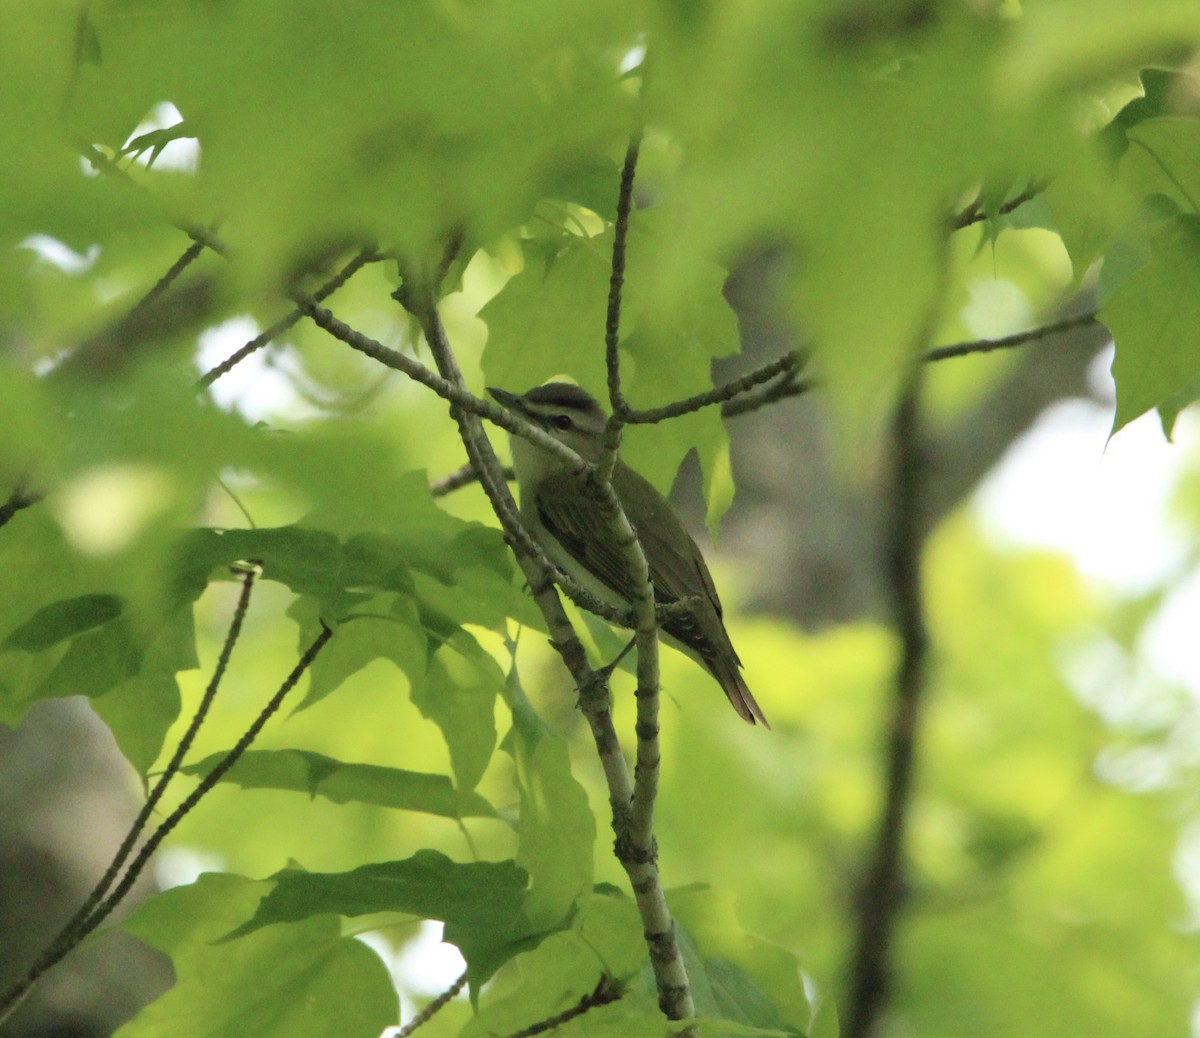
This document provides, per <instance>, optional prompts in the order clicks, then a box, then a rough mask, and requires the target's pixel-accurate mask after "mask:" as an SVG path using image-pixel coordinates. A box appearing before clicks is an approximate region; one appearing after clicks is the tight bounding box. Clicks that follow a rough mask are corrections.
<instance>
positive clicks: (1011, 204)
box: [950, 184, 1046, 231]
mask: <svg viewBox="0 0 1200 1038" xmlns="http://www.w3.org/2000/svg"><path fill="white" fill-rule="evenodd" d="M1045 190H1046V185H1045V184H1030V185H1029V187H1027V188H1026V189H1025V190H1024V191H1022V192H1021V193H1020V194H1019V195H1015V196H1014V197H1013V198H1010V199H1009V200H1008V201H1007V202H1005V203H1004V204H1003V205H1002V206H1000V208H999V209H997V210H996V211H995V212H994V213H988V212H984V210H983V207H982V205H981V204H980V203H979V201H978V200H976V201H974V202H972V203H971V204H970V205H969V206H967V208H966V209H964V210H963V211H962V212H961V213H959V214H958V215H957V216H956V217H954V219H953V220H951V221H950V229H951V230H952V231H961V230H962V229H963V228H964V227H970V226H971V225H972V224H975V223H982V222H983V221H984V220H988V219H991V218H992V217H993V216H1007V215H1008V214H1009V213H1011V212H1013V210H1015V209H1020V208H1021V206H1023V205H1024V204H1025V203H1026V202H1028V201H1030V200H1031V199H1034V198H1036V197H1037V196H1038V195H1040V194H1041V193H1042V192H1043V191H1045Z"/></svg>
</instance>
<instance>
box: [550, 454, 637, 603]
mask: <svg viewBox="0 0 1200 1038" xmlns="http://www.w3.org/2000/svg"><path fill="white" fill-rule="evenodd" d="M534 500H535V502H536V504H537V513H538V518H539V519H540V520H541V522H542V525H543V526H544V527H545V528H546V531H547V532H548V533H549V534H550V535H551V536H553V537H554V539H555V540H557V541H558V543H559V544H561V545H562V546H563V549H564V550H565V551H566V552H567V553H568V554H569V555H570V556H571V557H572V558H573V559H574V560H575V561H576V562H578V563H579V564H580V565H581V566H582V567H583V568H584V569H586V570H587V571H588V572H589V573H590V574H591V575H592V576H593V577H595V578H596V579H597V580H599V581H601V582H602V583H603V584H604V585H605V586H606V587H608V588H610V589H611V590H612V591H614V592H616V594H617V595H619V596H620V597H621V598H622V599H623V600H624V601H626V602H629V601H631V600H632V598H633V584H632V581H631V580H630V579H629V575H628V574H627V573H626V571H625V561H624V558H623V557H622V554H621V551H620V549H619V548H617V547H616V546H615V545H612V544H611V538H610V537H609V536H608V534H607V526H608V524H607V521H606V520H605V518H604V512H603V509H602V508H601V504H600V500H599V498H598V497H597V496H596V495H595V494H593V493H589V492H588V488H587V486H586V485H584V483H583V480H581V479H580V478H579V477H578V476H575V475H574V474H572V473H562V474H561V475H557V476H549V477H547V478H546V479H543V480H542V482H541V483H539V484H538V487H537V491H536V495H535V498H534Z"/></svg>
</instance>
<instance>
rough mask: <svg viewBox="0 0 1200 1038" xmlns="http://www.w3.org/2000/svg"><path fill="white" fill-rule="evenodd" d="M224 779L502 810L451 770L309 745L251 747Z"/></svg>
mask: <svg viewBox="0 0 1200 1038" xmlns="http://www.w3.org/2000/svg"><path fill="white" fill-rule="evenodd" d="M224 756H225V755H224V754H223V753H216V754H213V755H211V756H209V757H205V758H204V759H203V760H201V761H197V762H196V763H195V764H190V765H188V766H187V767H185V768H183V769H182V771H183V772H184V774H186V775H199V776H204V775H207V774H208V773H209V772H211V771H212V770H213V768H215V767H216V766H217V764H218V763H219V762H220V761H221V759H222V758H223V757H224ZM222 781H223V782H232V783H234V784H236V785H238V786H241V787H242V788H243V789H290V790H294V791H296V792H299V793H307V794H308V795H309V796H312V797H316V796H321V797H325V798H326V799H327V800H332V801H333V802H334V803H335V804H345V803H349V802H351V801H353V802H357V803H363V804H378V805H379V806H381V807H394V808H400V809H402V810H406V811H423V812H425V813H426V814H433V815H440V816H442V817H444V818H492V817H495V814H496V811H495V808H493V807H492V805H491V804H489V803H488V802H487V801H486V800H484V798H483V797H481V796H480V795H479V794H478V793H473V792H468V791H462V790H457V789H455V788H454V786H453V785H452V783H451V782H450V779H449V778H447V777H446V776H445V775H429V774H425V773H422V772H415V771H405V770H403V769H401V768H386V767H381V766H379V765H375V764H349V763H346V762H345V761H340V760H335V759H334V758H332V757H327V756H325V755H324V754H321V753H314V752H312V751H309V750H249V751H247V752H246V753H245V754H243V755H242V757H241V758H240V759H239V760H238V762H237V763H236V764H235V765H234V766H233V767H232V768H230V769H229V771H228V772H226V773H225V775H224V776H222Z"/></svg>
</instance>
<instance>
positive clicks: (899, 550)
mask: <svg viewBox="0 0 1200 1038" xmlns="http://www.w3.org/2000/svg"><path fill="white" fill-rule="evenodd" d="M919 400H920V380H919V378H914V380H913V383H912V385H911V386H910V387H909V390H908V392H907V393H906V394H905V395H904V397H903V398H902V399H901V402H900V406H899V409H898V411H897V415H896V422H895V426H894V429H895V433H894V443H895V456H894V462H893V478H894V482H893V499H892V503H891V506H890V507H889V508H888V513H887V514H888V516H889V517H890V526H889V535H890V544H889V546H888V591H889V594H890V597H891V600H892V611H893V615H894V623H895V627H896V631H897V633H898V635H899V637H900V643H901V653H900V660H899V663H898V665H897V669H896V678H895V699H894V703H893V711H892V718H891V724H890V729H889V735H888V757H887V788H886V793H885V797H884V806H883V813H882V817H881V819H880V823H879V832H878V835H877V840H876V845H875V850H874V853H873V855H872V858H871V862H870V865H869V867H868V870H867V874H866V879H865V882H864V885H863V888H862V891H861V894H860V901H859V919H858V928H857V934H856V937H855V950H854V953H853V957H852V960H851V964H850V977H849V989H850V993H849V999H850V1002H849V1011H848V1014H847V1017H846V1029H845V1031H844V1032H843V1033H844V1034H845V1035H846V1038H869V1036H870V1035H871V1034H872V1033H873V1031H874V1029H875V1024H876V1021H877V1020H878V1018H879V1015H880V1013H881V1012H882V1010H883V1007H884V1005H885V1003H886V1000H887V996H888V988H889V984H890V979H891V973H892V965H893V964H892V934H893V932H894V930H895V923H896V916H897V913H898V912H899V910H900V908H901V906H902V904H903V899H904V838H905V829H906V824H907V820H908V813H909V809H910V806H911V799H912V788H913V772H914V765H915V761H916V741H917V732H918V727H919V723H920V708H921V700H922V697H923V694H924V692H925V665H926V659H927V656H928V651H929V636H928V632H927V630H926V626H925V617H924V603H923V601H922V591H921V548H922V536H921V529H922V522H921V514H920V513H921V486H922V482H923V479H924V475H923V468H924V465H923V460H922V449H921V433H920V424H919V412H918V407H919Z"/></svg>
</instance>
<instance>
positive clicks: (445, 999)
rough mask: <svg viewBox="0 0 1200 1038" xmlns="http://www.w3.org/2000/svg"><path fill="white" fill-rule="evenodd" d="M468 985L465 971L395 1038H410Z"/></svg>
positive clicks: (399, 1031)
mask: <svg viewBox="0 0 1200 1038" xmlns="http://www.w3.org/2000/svg"><path fill="white" fill-rule="evenodd" d="M466 983H467V971H466V970H463V971H462V973H461V974H460V975H459V978H458V980H456V981H455V982H454V983H453V984H451V985H450V986H449V987H448V988H446V990H445V991H443V992H442V993H441V994H440V995H438V997H437V998H435V999H434V1000H433V1001H432V1002H430V1003H429V1005H427V1006H426V1007H425V1008H424V1009H422V1010H421V1011H420V1012H419V1013H418V1014H417V1015H416V1016H414V1017H413V1018H412V1019H411V1020H409V1022H408V1023H406V1024H405V1025H404V1026H403V1027H401V1028H400V1030H398V1031H397V1032H396V1034H395V1038H409V1036H410V1035H411V1034H412V1033H413V1032H414V1031H416V1029H417V1028H418V1027H421V1026H422V1025H423V1024H427V1023H429V1021H430V1020H432V1019H433V1017H434V1016H435V1015H436V1014H437V1013H439V1012H440V1011H441V1010H442V1009H444V1008H445V1007H446V1006H447V1005H449V1004H450V1001H451V999H453V998H454V997H455V996H456V995H457V994H458V993H459V992H460V991H462V989H463V988H464V987H465V986H466Z"/></svg>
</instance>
